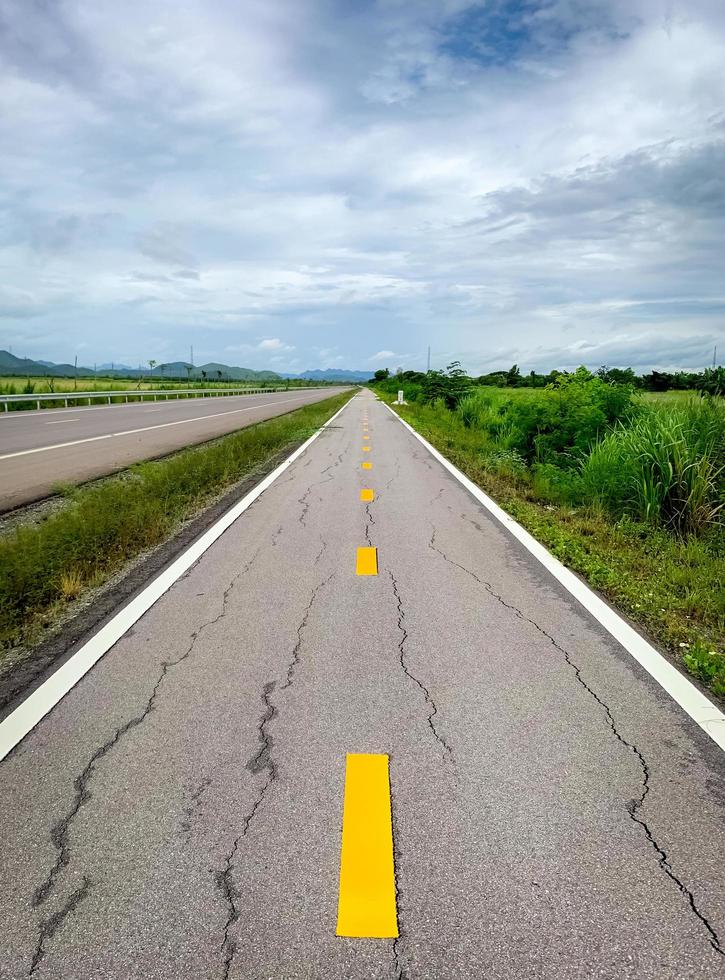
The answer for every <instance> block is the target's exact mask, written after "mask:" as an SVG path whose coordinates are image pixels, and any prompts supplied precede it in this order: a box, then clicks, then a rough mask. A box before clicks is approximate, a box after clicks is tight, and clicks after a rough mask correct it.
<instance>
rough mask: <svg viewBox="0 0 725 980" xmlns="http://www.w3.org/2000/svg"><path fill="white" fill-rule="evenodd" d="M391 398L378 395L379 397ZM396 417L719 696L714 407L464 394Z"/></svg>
mask: <svg viewBox="0 0 725 980" xmlns="http://www.w3.org/2000/svg"><path fill="white" fill-rule="evenodd" d="M386 395H387V397H388V398H391V396H390V394H389V393H386ZM399 411H400V412H401V414H402V415H403V416H404V417H405V418H406V419H407V420H408V421H409V422H410V423H411V424H412V425H413V426H414V427H415V428H416V429H417V430H418V431H419V432H421V434H422V435H424V436H425V437H426V438H427V439H428V440H429V441H430V442H432V443H433V445H435V446H436V447H437V448H438V449H439V450H440V451H441V452H442V453H444V454H445V455H446V456H447V457H448V458H449V459H451V460H452V462H454V463H455V464H456V465H457V466H458V467H459V468H460V469H462V470H463V471H464V472H465V473H466V474H467V475H468V476H469V477H470V478H471V479H473V480H474V481H475V482H476V483H477V484H478V485H479V486H481V487H482V488H483V489H484V490H486V491H487V492H488V493H490V494H491V496H492V497H493V498H494V499H495V500H497V501H498V502H499V503H500V504H501V505H502V506H503V507H504V508H505V509H506V510H507V511H508V512H509V513H510V514H511V515H512V516H513V517H514V518H516V520H518V521H519V522H520V523H521V524H523V525H524V527H526V528H527V529H528V530H529V531H530V532H531V533H532V534H534V535H535V536H536V537H537V538H538V539H539V540H540V541H541V542H542V543H543V544H545V545H546V546H547V547H548V548H549V549H550V550H551V551H552V552H553V553H554V554H555V555H556V556H557V557H558V558H559V559H560V560H562V561H563V562H564V563H565V564H566V565H568V566H569V567H570V568H572V569H573V570H574V571H576V572H578V573H580V574H581V575H582V576H583V577H584V578H585V579H587V581H588V582H589V583H590V584H591V585H592V586H593V587H594V588H596V589H598V590H599V591H600V592H602V593H603V594H604V595H605V596H607V598H609V599H610V600H611V601H612V602H613V603H615V604H616V605H617V606H619V608H620V609H622V610H623V612H625V613H626V614H627V616H629V617H630V618H631V619H632V620H634V621H636V622H638V623H639V624H640V625H641V626H642V627H643V628H644V629H645V630H646V631H647V632H649V633H650V634H651V635H652V636H653V637H654V638H655V639H656V640H657V641H659V643H660V644H662V645H663V646H664V647H666V648H667V649H668V650H669V651H670V652H671V653H672V655H673V656H674V657H675V658H676V659H677V660H679V661H680V662H682V663H683V664H684V665H685V666H686V667H687V668H688V669H689V670H690V671H691V672H692V673H693V674H695V675H696V676H697V677H698V678H699V679H700V680H701V681H702V682H703V683H705V684H706V685H708V686H709V687H710V688H711V690H712V691H713V692H714V693H716V694H717V695H719V696H721V697H725V533H724V525H723V515H724V513H725V402H724V401H723V399H718V398H700V397H698V396H697V395H693V394H692V393H690V392H666V393H663V394H659V393H658V394H645V395H640V394H635V395H634V396H631V395H630V393H629V391H628V390H627V389H624V390H622V391H620V392H616V391H614V390H613V389H612V388H611V386H606V385H603V383H600V382H598V380H597V379H592V380H590V379H586V378H584V377H582V378H581V379H580V381H574V382H567V383H566V384H565V386H564V387H563V388H562V389H561V390H552V391H550V392H548V393H545V392H544V391H543V389H513V390H512V389H509V388H504V389H495V388H490V387H481V388H475V389H473V391H471V393H470V394H468V395H467V396H464V397H463V398H462V399H461V400H460V401H459V403H458V405H457V406H456V407H454V408H453V409H451V408H447V407H446V405H445V404H444V402H443V401H442V400H441V399H438V400H436V401H435V402H434V403H432V404H430V403H429V404H425V403H422V402H421V401H412V402H411V403H410V404H409V405H407V406H404V407H403V408H401V409H399Z"/></svg>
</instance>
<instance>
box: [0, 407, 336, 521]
mask: <svg viewBox="0 0 725 980" xmlns="http://www.w3.org/2000/svg"><path fill="white" fill-rule="evenodd" d="M342 390H343V389H341V388H322V389H320V388H318V389H307V390H305V389H297V390H295V389H291V390H290V391H280V392H272V393H268V394H266V395H239V396H229V397H212V398H190V399H186V398H185V399H180V400H178V401H177V400H173V401H159V402H152V401H145V402H130V403H129V404H127V405H126V404H123V405H103V406H98V405H97V406H92V407H90V408H62V409H45V410H41V411H39V412H38V411H34V412H6V413H5V412H4V413H0V512H1V511H4V510H9V509H11V508H13V507H18V506H20V505H22V504H27V503H31V502H32V501H35V500H40V499H42V498H43V497H46V496H48V494H50V493H52V492H53V487H54V486H55V485H56V484H57V483H59V482H61V483H82V482H83V481H85V480H92V479H95V478H96V477H99V476H105V475H106V474H108V473H114V472H116V471H117V470H121V469H124V468H125V467H127V466H130V465H131V463H137V462H139V460H142V459H153V458H155V457H157V456H163V455H165V454H167V453H171V452H174V451H175V450H177V449H183V448H184V446H191V445H195V444H197V443H200V442H206V441H207V440H208V439H213V438H215V437H216V436H221V435H225V434H226V433H228V432H234V431H235V430H236V429H241V428H243V427H244V426H246V425H252V424H253V423H254V422H261V421H262V420H263V419H269V418H273V417H274V416H275V415H283V414H284V413H285V412H291V411H293V410H294V409H295V408H301V407H302V406H303V405H310V404H312V403H313V402H317V401H321V400H322V399H323V398H330V397H331V396H332V395H334V394H337V393H338V392H339V391H342Z"/></svg>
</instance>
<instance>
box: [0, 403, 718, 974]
mask: <svg viewBox="0 0 725 980" xmlns="http://www.w3.org/2000/svg"><path fill="white" fill-rule="evenodd" d="M365 415H369V424H368V426H367V432H364V424H363V418H364V416H365ZM364 434H367V435H369V439H367V440H364ZM366 445H367V446H369V447H371V451H370V452H367V453H364V452H363V446H366ZM363 461H365V462H371V464H372V466H371V468H370V469H363V468H362V466H361V463H362V462H363ZM362 489H372V490H374V494H375V497H374V500H373V501H372V502H368V503H365V502H363V501H361V499H360V494H361V490H362ZM366 546H367V547H374V548H377V560H378V564H377V575H358V574H356V567H357V566H356V556H357V554H358V552H357V549H358V548H359V547H366ZM347 753H375V754H386V755H388V756H389V759H390V791H391V795H392V817H393V833H394V859H395V876H396V894H395V900H396V903H397V919H398V925H399V930H400V936H399V938H398V939H375V938H362V939H351V938H343V937H340V936H337V935H336V916H337V903H338V882H339V875H340V843H341V832H342V821H343V792H344V785H345V760H346V754H347ZM723 775H724V773H723V764H722V753H721V751H720V749H719V748H718V747H717V746H716V745H715V744H714V743H713V742H712V741H710V739H708V737H707V736H706V735H705V734H704V733H703V732H702V730H701V729H700V728H699V727H697V725H695V724H694V723H693V722H692V721H691V720H690V718H689V717H688V716H687V715H685V713H684V712H683V711H682V710H681V709H680V707H679V706H678V705H677V704H675V703H674V702H673V701H671V700H670V698H669V697H668V696H667V695H665V694H664V692H663V691H662V690H661V689H660V688H659V687H658V686H657V685H656V683H655V682H654V681H653V680H652V679H651V678H650V677H649V675H648V674H646V673H645V672H644V671H643V670H642V669H641V668H640V667H639V666H638V665H637V664H636V662H635V661H634V660H633V659H632V658H631V656H630V655H629V654H628V653H627V652H626V651H624V650H623V649H622V648H620V647H619V646H618V645H617V643H616V642H615V641H614V640H613V639H612V638H611V636H610V635H609V634H608V633H606V632H605V631H604V630H603V628H602V627H600V626H599V625H598V624H597V623H596V622H595V621H594V619H592V618H591V617H590V616H589V615H588V613H586V612H585V611H584V609H583V608H582V607H581V606H579V605H578V604H577V603H576V602H575V601H574V600H573V599H572V597H571V596H570V595H569V594H568V593H567V592H566V591H565V590H564V589H563V588H562V587H561V586H560V585H559V584H558V583H557V582H556V580H555V579H554V578H553V577H551V576H550V575H549V574H548V573H547V572H546V571H545V570H544V569H543V568H542V567H541V566H540V565H539V564H537V563H536V562H535V561H534V559H533V558H532V557H531V556H530V555H529V553H528V552H526V551H525V550H524V549H523V548H522V547H521V546H520V545H519V544H518V543H517V542H516V541H515V540H514V539H513V538H511V536H510V535H509V534H508V533H507V532H506V531H505V530H504V529H503V528H502V527H501V526H500V525H499V524H498V523H496V522H495V521H493V520H492V518H491V517H490V516H489V515H488V513H487V512H486V511H485V510H484V509H483V508H482V507H481V506H480V505H479V504H478V503H477V502H476V501H475V500H474V499H473V498H472V497H471V496H470V495H469V494H468V493H467V492H466V491H465V490H464V488H463V487H462V486H461V485H460V484H459V483H458V482H456V481H455V480H454V479H453V477H452V476H451V475H450V474H449V473H448V472H447V471H446V470H444V469H443V468H442V467H441V466H440V465H439V464H438V463H437V462H436V461H435V460H434V459H433V458H432V457H431V456H430V455H429V454H428V453H427V451H426V450H425V448H424V447H422V446H421V445H420V444H419V443H418V442H417V441H416V440H415V439H414V437H413V436H412V435H411V434H410V433H409V432H408V431H407V430H406V429H405V428H404V427H403V426H402V425H401V423H400V422H399V421H398V420H397V419H396V418H395V417H394V416H393V415H392V414H390V413H389V412H388V411H387V409H386V408H385V407H384V406H383V405H381V404H379V403H377V402H375V401H374V400H373V398H372V396H371V395H369V394H368V393H363V394H361V395H359V396H357V397H356V398H354V399H353V400H352V402H351V403H350V404H349V405H348V406H347V407H346V408H345V409H344V411H343V412H342V413H341V415H340V416H339V418H338V419H337V420H336V421H335V423H334V424H333V426H332V427H330V428H329V429H327V430H325V431H324V433H323V434H322V435H321V436H320V437H319V438H318V439H317V440H316V441H315V442H314V443H313V444H312V445H311V446H310V447H309V449H308V450H307V451H306V452H305V453H304V454H303V455H302V456H300V458H299V459H298V460H297V461H296V462H295V463H294V464H293V465H292V466H291V467H290V468H289V469H287V470H286V471H285V473H284V474H283V475H282V476H281V477H280V478H279V479H278V480H277V481H276V482H275V483H274V484H273V485H272V486H271V487H270V488H269V489H268V490H267V491H265V493H264V494H263V495H262V496H261V497H259V499H258V500H257V501H256V502H255V503H254V504H253V505H252V506H251V507H250V509H249V510H247V511H246V512H245V513H244V514H243V515H242V516H241V517H240V518H239V519H238V520H237V521H236V523H234V524H233V525H232V526H231V527H230V528H229V529H228V530H227V531H226V532H225V533H224V534H223V535H222V537H220V538H219V539H218V541H217V542H216V544H214V545H213V546H212V547H211V548H210V549H209V550H208V551H207V552H206V553H205V554H204V556H203V557H202V558H201V559H200V560H199V561H198V562H197V563H196V564H195V565H193V566H192V568H191V569H190V570H189V572H188V573H187V574H185V575H184V576H183V577H181V578H180V579H179V580H178V581H177V582H176V584H175V585H174V586H173V587H172V588H171V589H170V590H169V591H168V592H167V593H166V594H165V595H164V596H163V597H162V598H161V599H160V600H159V601H158V602H157V603H156V604H155V605H154V606H153V607H152V608H151V609H150V610H149V611H148V612H147V613H146V614H145V615H144V616H143V618H142V619H140V620H139V621H138V622H137V623H136V625H135V627H134V628H133V629H132V630H130V631H129V632H128V633H127V634H126V635H125V636H124V637H123V639H122V640H120V641H119V642H118V643H117V644H116V645H115V647H113V649H112V650H110V651H109V653H108V654H107V655H106V656H105V657H104V658H103V659H102V660H101V661H99V663H98V664H97V665H96V667H95V668H93V669H92V670H91V671H90V672H89V673H88V674H87V675H86V676H85V678H84V679H83V680H81V681H80V682H79V683H78V685H77V686H76V687H75V688H74V689H73V690H72V691H71V692H70V693H69V694H68V695H67V696H66V697H65V698H64V700H62V701H61V702H60V704H58V705H57V707H56V708H55V709H54V710H53V711H52V712H51V713H50V714H49V715H48V716H47V717H46V718H45V719H44V720H43V721H42V722H41V723H40V724H39V725H38V727H37V728H36V729H35V730H34V731H33V732H32V733H31V734H30V735H29V736H28V737H27V738H26V739H25V741H24V742H22V743H21V744H20V745H19V746H18V747H17V748H16V749H15V750H14V751H13V752H12V753H11V754H10V755H8V756H7V758H6V759H5V760H4V762H3V763H1V764H0V828H1V833H2V862H1V870H0V964H1V965H0V976H2V978H11V977H12V978H20V977H28V976H33V977H37V978H38V980H50V978H53V980H56V978H67V980H82V978H94V980H96V978H99V980H100V978H119V980H121V978H144V980H151V978H159V980H162V978H163V980H182V978H189V980H192V978H193V980H200V978H219V980H223V978H227V977H228V978H255V980H256V978H259V980H262V978H285V980H286V978H325V980H328V978H339V980H343V978H344V980H375V978H381V980H382V978H386V980H397V978H406V980H414V978H420V980H423V978H425V980H428V978H430V980H445V978H466V980H468V978H473V977H482V978H488V980H519V978H552V980H554V978H556V980H560V978H577V980H580V978H588V977H597V978H612V980H615V978H616V980H620V978H637V980H646V978H652V980H683V978H692V980H710V978H712V980H714V978H722V977H723V976H725V886H724V884H723V868H724V867H725V822H724V820H723V817H724V816H725V792H724V781H723ZM345 819H347V816H346V818H345Z"/></svg>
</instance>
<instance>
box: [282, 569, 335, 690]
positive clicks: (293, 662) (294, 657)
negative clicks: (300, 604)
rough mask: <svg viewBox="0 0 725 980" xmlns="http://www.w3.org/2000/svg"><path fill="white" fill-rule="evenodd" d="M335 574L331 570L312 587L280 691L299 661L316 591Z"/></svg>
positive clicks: (289, 683) (290, 680)
mask: <svg viewBox="0 0 725 980" xmlns="http://www.w3.org/2000/svg"><path fill="white" fill-rule="evenodd" d="M335 574H336V573H335V572H332V573H331V574H330V575H328V576H327V578H326V579H323V580H322V582H320V583H319V585H316V586H315V587H314V589H313V590H312V595H311V596H310V601H309V602H308V603H307V608H306V609H305V612H304V615H303V617H302V620H301V622H300V625H299V626H298V627H297V642H296V643H295V645H294V647H293V649H292V659H291V660H290V662H289V664H288V666H287V676H286V678H285V682H284V684H282V686H281V687H280V690H281V691H284V690H286V689H287V688H288V687H290V686H291V684H292V678H293V675H294V672H295V667H296V666H297V665H298V664H299V662H300V650H301V649H302V637H303V634H304V632H305V629H306V628H307V621H308V619H309V618H310V613H311V612H312V607H313V605H314V604H315V599H316V598H317V593H318V592H319V591H320V590H321V589H323V588H324V587H325V586H326V585H327V583H328V582H330V581H331V580H332V579H333V578H334V577H335Z"/></svg>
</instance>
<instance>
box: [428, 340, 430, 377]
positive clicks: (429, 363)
mask: <svg viewBox="0 0 725 980" xmlns="http://www.w3.org/2000/svg"><path fill="white" fill-rule="evenodd" d="M428 373H430V344H428Z"/></svg>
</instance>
